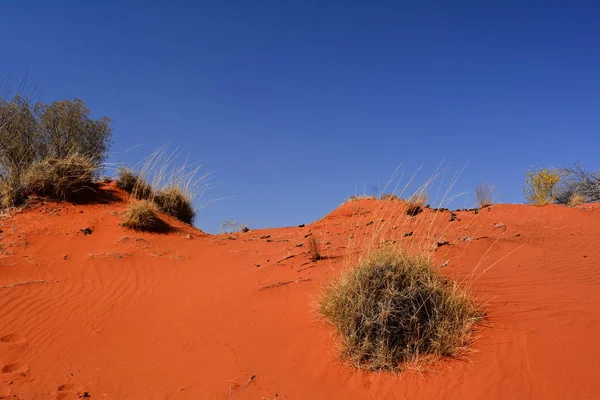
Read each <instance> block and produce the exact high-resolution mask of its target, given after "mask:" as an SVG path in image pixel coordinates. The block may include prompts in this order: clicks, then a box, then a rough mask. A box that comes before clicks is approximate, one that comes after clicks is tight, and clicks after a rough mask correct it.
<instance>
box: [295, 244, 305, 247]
mask: <svg viewBox="0 0 600 400" xmlns="http://www.w3.org/2000/svg"><path fill="white" fill-rule="evenodd" d="M302 246H304V243H298V244H296V247H302Z"/></svg>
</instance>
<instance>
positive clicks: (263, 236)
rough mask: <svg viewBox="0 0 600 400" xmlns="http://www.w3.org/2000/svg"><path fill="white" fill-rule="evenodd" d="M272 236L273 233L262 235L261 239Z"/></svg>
mask: <svg viewBox="0 0 600 400" xmlns="http://www.w3.org/2000/svg"><path fill="white" fill-rule="evenodd" d="M270 237H271V235H262V236H261V237H260V238H261V239H268V238H270Z"/></svg>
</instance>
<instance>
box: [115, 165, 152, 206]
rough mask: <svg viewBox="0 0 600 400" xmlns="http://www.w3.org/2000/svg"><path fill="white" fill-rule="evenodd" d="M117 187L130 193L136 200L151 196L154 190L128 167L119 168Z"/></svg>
mask: <svg viewBox="0 0 600 400" xmlns="http://www.w3.org/2000/svg"><path fill="white" fill-rule="evenodd" d="M116 184H117V187H118V188H119V189H122V190H124V191H126V192H127V193H129V194H131V197H133V198H134V199H138V200H147V199H149V198H151V197H152V196H153V193H154V191H153V190H152V186H151V185H149V184H148V183H147V182H146V181H145V180H144V178H142V177H141V176H140V175H139V174H137V173H135V172H134V171H133V170H132V169H129V168H124V167H122V168H119V174H118V176H117V182H116Z"/></svg>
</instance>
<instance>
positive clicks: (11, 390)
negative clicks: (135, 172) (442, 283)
mask: <svg viewBox="0 0 600 400" xmlns="http://www.w3.org/2000/svg"><path fill="white" fill-rule="evenodd" d="M106 190H113V191H114V188H112V186H111V187H110V188H109V187H107V188H106ZM115 193H116V195H117V197H119V199H117V200H116V201H113V202H108V203H106V204H94V205H72V204H66V203H51V202H48V203H43V202H39V203H38V204H37V205H36V206H34V207H32V208H30V209H27V210H24V211H22V212H17V213H13V214H14V215H11V216H10V217H9V216H4V217H3V218H1V219H0V229H1V230H2V233H1V235H0V243H1V246H0V371H1V372H0V398H11V399H13V398H16V399H77V398H88V397H89V398H91V399H227V398H232V399H382V398H386V399H388V398H389V399H396V398H398V399H403V398H410V399H442V398H444V399H446V398H448V399H482V398H486V399H521V398H523V399H524V398H535V399H554V398H556V399H559V398H560V399H575V398H597V396H598V395H599V393H600V379H598V376H597V375H598V368H597V366H598V364H599V362H600V318H599V316H600V314H599V310H600V271H599V270H600V246H598V236H599V234H600V205H599V204H594V205H588V206H585V207H580V208H568V207H561V206H554V205H549V206H544V207H535V206H522V205H494V206H492V207H491V208H488V209H484V210H482V211H480V212H479V213H478V214H475V213H474V212H473V211H460V212H457V213H456V215H457V219H456V220H454V221H451V222H450V212H447V211H445V212H437V213H436V212H434V211H433V210H429V209H428V210H426V211H424V212H423V213H421V214H420V215H418V216H416V217H414V218H408V217H404V216H403V217H402V218H401V217H399V216H398V215H399V214H400V211H399V210H400V209H401V202H398V201H396V202H391V201H388V202H382V201H376V200H359V201H352V202H348V203H345V204H344V205H342V206H341V207H339V208H338V209H337V210H336V211H334V212H333V213H332V214H330V215H329V216H327V217H325V218H324V219H322V220H320V221H317V222H315V223H312V224H308V225H306V226H304V227H291V228H282V229H267V230H257V231H250V232H247V233H235V234H232V235H229V234H222V235H207V234H204V233H202V232H201V231H198V230H196V229H193V228H191V227H189V226H186V225H184V224H181V223H179V222H177V221H175V220H172V219H168V218H166V217H165V219H167V221H168V222H169V223H170V224H171V225H172V226H173V227H174V231H173V232H171V233H168V234H148V233H138V232H132V231H129V230H126V229H124V228H122V227H120V226H119V216H118V213H121V212H123V210H124V209H125V207H126V202H124V201H123V199H124V197H125V196H124V194H123V193H121V192H118V191H115ZM384 203H385V204H384ZM386 217H387V218H388V219H389V220H393V221H394V222H393V223H394V225H393V226H392V223H388V222H389V221H383V222H382V221H381V220H385V219H386ZM371 221H373V223H371ZM428 221H431V224H430V223H429V222H428ZM497 224H503V225H497ZM394 227H395V229H394ZM83 228H91V229H92V230H93V232H92V233H91V234H89V235H85V234H84V233H83V232H82V231H80V229H83ZM380 228H381V229H382V232H384V231H385V232H384V233H385V234H386V235H389V237H397V238H401V237H402V239H398V240H406V241H407V243H409V241H411V240H412V241H413V242H415V241H418V240H424V239H423V235H424V234H425V233H424V231H426V230H427V231H430V232H429V233H430V234H431V235H436V234H439V233H440V232H442V231H443V237H444V240H446V241H448V242H449V244H448V245H444V246H441V247H439V248H437V250H436V251H435V256H434V260H435V262H436V263H439V264H440V265H441V264H442V263H443V262H445V261H449V264H448V265H447V266H446V267H444V268H443V269H442V273H443V274H445V275H447V276H451V277H454V278H455V279H458V280H461V281H464V280H465V279H466V278H468V277H469V275H470V273H471V272H472V271H473V270H474V268H475V266H477V265H478V264H479V266H478V268H477V270H476V272H475V273H474V274H471V276H477V277H478V279H476V280H475V281H474V282H473V280H472V279H470V280H469V282H473V283H472V292H473V295H474V296H475V297H476V298H477V299H478V300H479V301H481V302H484V303H485V309H486V311H487V313H488V319H487V321H486V323H485V326H483V327H481V328H480V329H479V330H478V331H477V334H476V335H477V339H476V340H475V342H474V343H473V346H472V347H473V349H474V352H473V353H472V354H469V356H468V357H467V358H466V359H463V360H451V361H447V362H444V363H442V364H441V365H439V366H438V367H437V371H436V372H428V373H425V374H424V375H423V374H417V373H415V372H409V373H405V374H402V375H392V374H389V373H367V372H361V371H357V370H355V369H353V368H351V367H349V366H346V365H343V364H342V363H340V361H339V360H338V359H337V358H336V357H337V351H336V347H335V343H336V342H335V339H334V338H333V337H332V331H331V329H330V328H329V327H328V326H327V325H325V324H324V323H323V322H322V321H320V320H319V319H318V318H317V317H316V315H315V312H314V308H313V306H312V303H313V301H314V299H315V296H316V295H317V294H318V291H319V287H320V285H321V284H322V283H323V282H324V280H325V279H327V278H328V277H330V276H331V274H332V273H335V272H337V271H339V270H341V269H343V268H345V267H347V265H348V264H349V261H348V260H349V258H348V257H346V256H348V255H350V256H351V255H352V254H355V253H356V251H357V250H358V248H360V243H361V241H363V242H364V241H365V240H367V239H368V238H369V237H373V232H374V231H375V229H380ZM419 229H421V230H422V232H420V231H419ZM411 230H412V231H414V232H415V233H414V235H413V236H411V237H407V238H403V235H404V234H405V233H407V232H409V231H411ZM311 232H312V233H313V234H314V235H316V236H317V237H318V238H319V239H321V240H322V241H323V242H324V243H328V244H326V245H324V248H325V249H324V254H325V255H326V256H327V258H326V259H325V260H320V261H317V262H316V263H314V262H311V261H310V260H309V257H308V255H307V253H306V239H305V235H307V234H308V233H311ZM352 235H354V240H353V241H352V243H351V244H350V245H349V238H350V237H351V236H352ZM394 235H395V236H394ZM420 235H421V236H420ZM267 236H268V237H267ZM469 236H471V239H472V240H468V239H467V240H466V241H465V240H463V239H464V238H466V237H469ZM420 237H421V239H419V238H420ZM432 237H433V236H432ZM300 243H303V244H304V246H302V247H297V244H300ZM415 243H416V242H415ZM290 256H292V257H290ZM482 272H483V274H481V273H482ZM302 279H311V280H310V281H299V282H295V283H290V284H286V285H281V286H276V287H270V288H265V289H263V290H259V289H261V288H263V287H265V286H268V285H272V284H276V283H278V282H288V281H297V280H302ZM27 282H30V283H27Z"/></svg>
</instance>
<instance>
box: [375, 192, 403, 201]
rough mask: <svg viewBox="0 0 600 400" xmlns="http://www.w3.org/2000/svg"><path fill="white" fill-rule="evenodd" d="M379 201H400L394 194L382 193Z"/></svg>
mask: <svg viewBox="0 0 600 400" xmlns="http://www.w3.org/2000/svg"><path fill="white" fill-rule="evenodd" d="M379 199H380V200H389V201H395V200H400V197H398V196H396V195H395V194H394V193H384V194H382V195H381V196H379Z"/></svg>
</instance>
